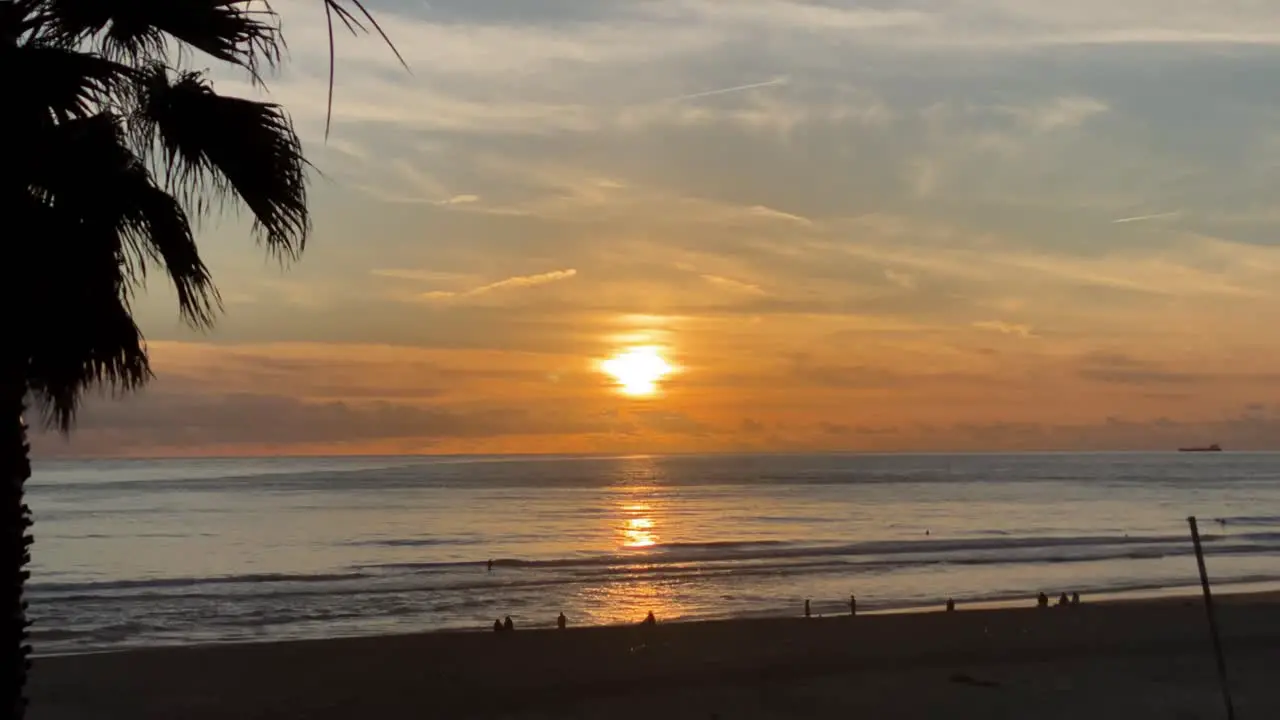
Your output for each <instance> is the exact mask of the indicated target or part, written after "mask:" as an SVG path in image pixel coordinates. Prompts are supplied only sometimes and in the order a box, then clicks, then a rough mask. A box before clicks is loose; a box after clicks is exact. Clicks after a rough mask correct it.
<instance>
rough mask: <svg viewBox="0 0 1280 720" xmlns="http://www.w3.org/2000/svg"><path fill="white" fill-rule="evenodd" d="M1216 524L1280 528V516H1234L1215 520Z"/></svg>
mask: <svg viewBox="0 0 1280 720" xmlns="http://www.w3.org/2000/svg"><path fill="white" fill-rule="evenodd" d="M1213 521H1214V522H1219V523H1225V524H1226V525H1227V527H1230V526H1232V525H1246V526H1248V525H1253V526H1259V527H1280V515H1234V516H1229V517H1224V518H1213Z"/></svg>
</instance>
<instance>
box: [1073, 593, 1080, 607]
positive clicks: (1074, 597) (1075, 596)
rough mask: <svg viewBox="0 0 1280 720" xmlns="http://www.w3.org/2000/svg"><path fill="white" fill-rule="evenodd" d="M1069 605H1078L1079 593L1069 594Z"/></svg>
mask: <svg viewBox="0 0 1280 720" xmlns="http://www.w3.org/2000/svg"><path fill="white" fill-rule="evenodd" d="M1071 604H1072V605H1073V606H1075V605H1079V604H1080V593H1078V592H1073V593H1071Z"/></svg>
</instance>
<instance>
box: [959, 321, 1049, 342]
mask: <svg viewBox="0 0 1280 720" xmlns="http://www.w3.org/2000/svg"><path fill="white" fill-rule="evenodd" d="M973 326H974V327H976V328H978V329H979V330H989V331H991V332H997V333H1000V334H1002V335H1014V336H1016V337H1020V338H1024V339H1025V338H1033V337H1035V336H1036V335H1035V332H1034V331H1032V329H1031V326H1030V325H1022V324H1019V323H1008V322H1004V321H1003V320H981V321H978V322H975V323H973Z"/></svg>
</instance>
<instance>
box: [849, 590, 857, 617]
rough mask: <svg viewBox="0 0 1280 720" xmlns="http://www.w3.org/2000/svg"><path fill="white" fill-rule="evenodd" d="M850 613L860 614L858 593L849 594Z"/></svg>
mask: <svg viewBox="0 0 1280 720" xmlns="http://www.w3.org/2000/svg"><path fill="white" fill-rule="evenodd" d="M849 614H850V615H857V614H858V596H857V595H850V596H849Z"/></svg>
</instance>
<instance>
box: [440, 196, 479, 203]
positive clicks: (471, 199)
mask: <svg viewBox="0 0 1280 720" xmlns="http://www.w3.org/2000/svg"><path fill="white" fill-rule="evenodd" d="M478 202H480V196H479V195H454V196H453V197H450V198H447V199H444V200H440V201H437V202H436V204H437V205H470V204H472V203H478Z"/></svg>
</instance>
